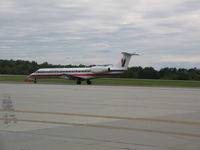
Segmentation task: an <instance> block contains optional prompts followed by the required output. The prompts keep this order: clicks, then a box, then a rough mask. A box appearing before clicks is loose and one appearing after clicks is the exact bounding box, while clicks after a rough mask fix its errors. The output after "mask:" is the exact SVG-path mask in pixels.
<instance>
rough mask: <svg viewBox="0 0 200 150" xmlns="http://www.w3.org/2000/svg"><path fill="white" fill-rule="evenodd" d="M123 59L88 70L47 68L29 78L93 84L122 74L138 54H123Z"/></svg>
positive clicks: (35, 80)
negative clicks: (97, 80)
mask: <svg viewBox="0 0 200 150" xmlns="http://www.w3.org/2000/svg"><path fill="white" fill-rule="evenodd" d="M122 55H123V56H122V58H121V60H120V62H119V63H117V64H116V65H113V66H93V67H87V68H45V69H39V70H37V71H36V72H34V73H32V74H30V75H29V76H28V78H30V79H32V80H33V81H34V83H37V79H39V78H62V79H71V80H75V81H76V84H81V81H83V80H86V81H87V84H92V82H91V81H90V79H95V78H103V77H114V76H118V75H120V74H122V73H123V72H124V71H125V70H127V68H128V64H129V61H130V59H131V56H132V55H138V54H136V53H127V52H122Z"/></svg>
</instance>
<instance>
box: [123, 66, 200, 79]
mask: <svg viewBox="0 0 200 150" xmlns="http://www.w3.org/2000/svg"><path fill="white" fill-rule="evenodd" d="M121 77H123V78H138V79H166V80H199V81H200V69H197V68H191V69H184V68H180V69H177V68H162V69H160V70H159V71H157V70H155V69H154V68H153V67H145V68H142V67H131V68H128V70H127V71H126V72H124V73H123V74H122V75H121Z"/></svg>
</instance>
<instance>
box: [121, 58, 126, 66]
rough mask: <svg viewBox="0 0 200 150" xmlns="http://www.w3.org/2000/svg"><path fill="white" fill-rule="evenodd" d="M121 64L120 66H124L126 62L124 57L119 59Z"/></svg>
mask: <svg viewBox="0 0 200 150" xmlns="http://www.w3.org/2000/svg"><path fill="white" fill-rule="evenodd" d="M121 64H122V67H124V66H125V64H126V59H125V58H122V59H121Z"/></svg>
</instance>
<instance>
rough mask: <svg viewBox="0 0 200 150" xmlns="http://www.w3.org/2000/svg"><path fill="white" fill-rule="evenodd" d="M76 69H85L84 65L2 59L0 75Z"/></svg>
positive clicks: (0, 61) (0, 60)
mask: <svg viewBox="0 0 200 150" xmlns="http://www.w3.org/2000/svg"><path fill="white" fill-rule="evenodd" d="M65 67H67V68H76V67H85V66H84V65H79V66H76V65H52V64H49V63H47V62H44V63H42V64H38V63H37V62H35V61H24V60H12V59H11V60H2V59H0V74H16V75H28V74H30V73H33V72H35V71H36V70H38V69H39V68H65Z"/></svg>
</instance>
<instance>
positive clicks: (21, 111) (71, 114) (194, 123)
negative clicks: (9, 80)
mask: <svg viewBox="0 0 200 150" xmlns="http://www.w3.org/2000/svg"><path fill="white" fill-rule="evenodd" d="M0 112H16V113H33V114H50V115H64V116H76V117H93V118H106V119H122V120H140V121H151V122H163V123H172V124H185V125H197V126H199V125H200V122H190V121H178V120H163V119H153V118H133V117H121V116H105V115H93V114H78V113H64V112H41V111H31V110H13V111H8V110H0Z"/></svg>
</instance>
